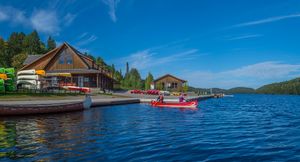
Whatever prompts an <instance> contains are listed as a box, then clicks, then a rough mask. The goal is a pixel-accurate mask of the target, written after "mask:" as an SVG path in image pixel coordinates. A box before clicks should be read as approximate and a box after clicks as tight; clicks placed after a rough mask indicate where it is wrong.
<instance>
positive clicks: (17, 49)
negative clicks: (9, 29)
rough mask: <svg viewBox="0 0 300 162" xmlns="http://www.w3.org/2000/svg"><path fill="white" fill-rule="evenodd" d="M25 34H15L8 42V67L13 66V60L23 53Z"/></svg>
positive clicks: (6, 53) (6, 63)
mask: <svg viewBox="0 0 300 162" xmlns="http://www.w3.org/2000/svg"><path fill="white" fill-rule="evenodd" d="M24 37H25V34H24V33H17V32H13V33H12V34H11V35H10V37H9V39H8V41H7V50H6V52H4V53H5V54H4V58H5V60H4V62H5V65H6V66H7V67H10V66H11V63H12V58H13V57H14V56H15V55H18V54H19V53H21V52H22V51H23V41H24Z"/></svg>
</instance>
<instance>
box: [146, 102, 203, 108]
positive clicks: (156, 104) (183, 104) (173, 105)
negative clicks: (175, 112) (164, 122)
mask: <svg viewBox="0 0 300 162" xmlns="http://www.w3.org/2000/svg"><path fill="white" fill-rule="evenodd" d="M151 106H154V107H170V108H197V106H198V101H189V102H181V103H179V102H176V103H171V102H169V103H166V102H164V103H160V102H157V101H151Z"/></svg>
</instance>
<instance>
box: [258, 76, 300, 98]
mask: <svg viewBox="0 0 300 162" xmlns="http://www.w3.org/2000/svg"><path fill="white" fill-rule="evenodd" d="M256 92H257V93H262V94H291V95H300V78H296V79H292V80H289V81H285V82H279V83H272V84H268V85H264V86H262V87H260V88H258V89H257V90H256Z"/></svg>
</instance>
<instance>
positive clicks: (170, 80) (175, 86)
mask: <svg viewBox="0 0 300 162" xmlns="http://www.w3.org/2000/svg"><path fill="white" fill-rule="evenodd" d="M186 82H187V81H185V80H183V79H179V78H177V77H175V76H173V75H170V74H167V75H164V76H162V77H159V78H157V79H156V80H154V86H155V88H156V89H161V90H166V91H177V92H181V91H183V86H184V84H185V83H186Z"/></svg>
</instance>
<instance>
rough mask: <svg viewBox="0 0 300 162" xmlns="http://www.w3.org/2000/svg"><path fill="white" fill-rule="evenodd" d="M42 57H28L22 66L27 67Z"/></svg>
mask: <svg viewBox="0 0 300 162" xmlns="http://www.w3.org/2000/svg"><path fill="white" fill-rule="evenodd" d="M42 56H43V55H28V56H27V58H26V60H25V61H24V63H23V65H28V64H31V63H33V62H34V61H36V60H37V59H39V58H40V57H42Z"/></svg>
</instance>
